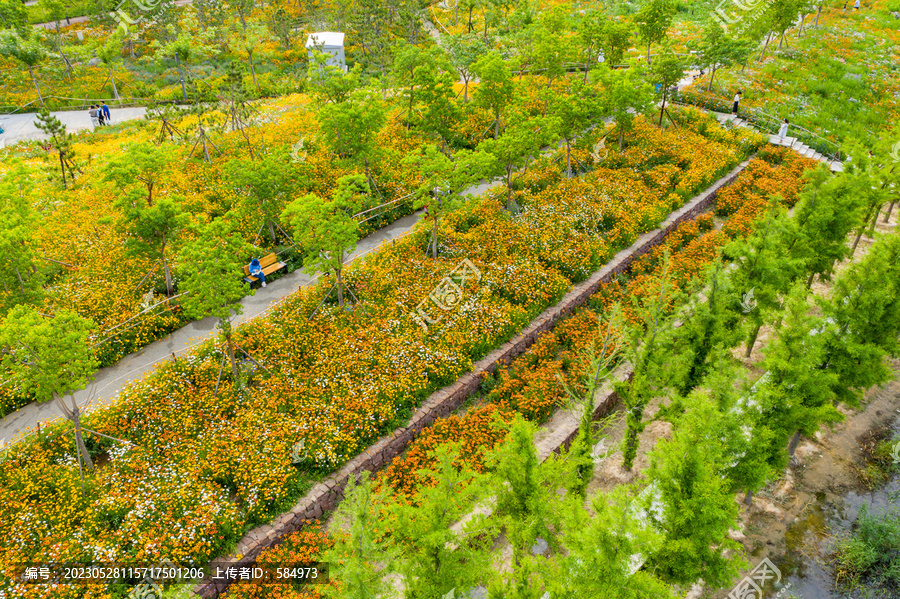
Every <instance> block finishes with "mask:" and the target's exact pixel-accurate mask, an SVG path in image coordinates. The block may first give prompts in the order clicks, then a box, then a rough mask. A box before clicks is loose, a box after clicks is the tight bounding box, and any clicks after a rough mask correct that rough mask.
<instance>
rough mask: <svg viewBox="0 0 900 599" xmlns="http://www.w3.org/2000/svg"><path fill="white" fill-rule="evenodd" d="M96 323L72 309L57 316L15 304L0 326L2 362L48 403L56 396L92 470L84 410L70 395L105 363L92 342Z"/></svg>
mask: <svg viewBox="0 0 900 599" xmlns="http://www.w3.org/2000/svg"><path fill="white" fill-rule="evenodd" d="M95 327H96V325H95V324H94V322H93V321H91V320H88V319H85V318H82V317H81V316H79V315H78V314H76V313H75V312H72V311H70V310H60V311H59V312H57V313H56V314H55V315H54V316H53V317H52V318H48V317H45V316H43V315H41V314H40V313H39V312H38V311H37V310H36V309H35V308H34V307H32V306H26V305H19V306H16V307H15V308H13V309H12V310H11V311H10V312H9V313H8V314H7V315H6V319H5V320H4V321H3V323H2V325H0V346H2V347H3V348H4V351H3V352H2V355H3V358H2V363H3V366H4V368H5V369H6V370H7V372H10V373H12V377H13V379H14V380H15V383H16V384H17V385H18V387H19V388H20V389H21V390H22V391H24V392H25V393H30V394H32V395H33V396H34V398H35V401H37V402H39V403H44V402H47V401H50V400H53V401H55V402H56V403H57V405H58V406H59V407H60V409H61V410H62V411H63V413H64V414H65V415H66V417H67V418H68V419H69V420H71V421H72V424H73V425H74V426H75V445H76V447H77V448H78V453H79V454H80V456H81V459H82V461H83V462H84V464H85V467H86V469H87V470H93V468H94V463H93V461H92V460H91V456H90V454H89V453H88V450H87V446H85V444H84V438H83V437H82V433H81V410H80V408H79V407H78V404H77V403H76V402H75V398H74V397H72V407H69V406H68V405H66V404H65V402H64V401H63V398H65V397H66V396H67V395H70V394H72V393H74V392H75V391H79V390H81V389H84V388H85V386H87V384H88V382H89V381H90V380H91V379H92V378H93V377H94V375H95V374H96V373H97V369H98V368H99V366H100V363H99V362H98V361H97V358H96V357H95V356H94V352H93V349H92V348H91V346H90V345H89V344H88V337H89V336H90V334H91V331H92V330H94V328H95Z"/></svg>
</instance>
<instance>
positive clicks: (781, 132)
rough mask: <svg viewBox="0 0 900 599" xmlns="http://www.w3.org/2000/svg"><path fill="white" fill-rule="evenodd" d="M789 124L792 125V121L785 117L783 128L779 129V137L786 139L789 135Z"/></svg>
mask: <svg viewBox="0 0 900 599" xmlns="http://www.w3.org/2000/svg"><path fill="white" fill-rule="evenodd" d="M789 125H790V123H789V122H788V120H787V119H784V122H783V123H781V128H780V129H779V130H778V137H780V138H781V139H784V138H785V137H787V132H788V126H789Z"/></svg>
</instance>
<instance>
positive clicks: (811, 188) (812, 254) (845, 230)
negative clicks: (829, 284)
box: [790, 166, 863, 287]
mask: <svg viewBox="0 0 900 599" xmlns="http://www.w3.org/2000/svg"><path fill="white" fill-rule="evenodd" d="M805 178H806V180H807V184H806V187H805V188H804V190H803V192H801V194H800V200H799V202H798V203H797V206H796V207H795V208H794V218H795V219H796V221H797V225H798V227H799V235H798V237H797V244H796V246H795V247H792V248H791V249H790V251H791V253H792V254H793V255H796V256H800V257H801V258H802V259H803V262H804V270H805V274H806V275H807V279H806V286H807V287H809V286H810V285H812V282H813V279H814V278H815V277H816V276H817V275H818V276H819V278H820V279H821V280H825V281H828V280H830V279H831V273H832V271H833V270H834V265H835V263H836V262H840V261H841V260H843V259H844V258H846V257H847V255H848V254H849V253H850V250H849V248H848V247H847V235H849V234H850V231H851V230H852V229H853V227H854V225H855V224H856V223H858V222H859V219H860V217H861V216H862V208H863V207H862V202H861V198H860V195H859V193H857V192H858V189H857V187H858V185H859V180H858V179H857V178H856V177H854V176H853V175H845V176H840V177H832V176H831V173H830V172H829V171H828V169H827V168H826V167H824V166H819V168H817V169H816V170H813V171H807V173H806V175H805Z"/></svg>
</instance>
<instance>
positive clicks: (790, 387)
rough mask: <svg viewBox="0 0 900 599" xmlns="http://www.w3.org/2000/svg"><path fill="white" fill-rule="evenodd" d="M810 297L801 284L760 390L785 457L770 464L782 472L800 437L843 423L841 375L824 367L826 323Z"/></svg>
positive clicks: (770, 348) (782, 320) (769, 353)
mask: <svg viewBox="0 0 900 599" xmlns="http://www.w3.org/2000/svg"><path fill="white" fill-rule="evenodd" d="M808 293H809V292H808V291H807V289H806V287H805V286H804V285H802V284H797V285H795V286H794V287H793V289H792V290H791V292H790V294H789V296H788V297H787V300H786V302H785V307H784V312H783V314H780V315H779V316H778V322H777V323H776V325H777V327H776V332H775V336H774V339H773V340H772V341H771V342H770V343H769V344H768V345H767V346H766V349H765V357H764V359H763V361H762V364H761V367H762V368H763V369H764V370H765V371H766V375H765V379H764V380H763V381H762V384H761V385H760V387H761V388H760V390H759V393H758V395H759V402H760V404H761V405H762V406H764V409H763V414H764V421H765V422H766V423H767V424H766V426H767V427H768V428H769V429H770V430H771V431H772V432H773V438H774V441H775V448H776V450H777V451H778V453H779V454H781V457H779V456H773V459H772V460H771V463H773V464H774V465H776V466H777V467H779V468H783V467H784V466H785V465H786V458H785V457H784V448H785V446H786V445H787V448H788V451H787V455H790V456H793V455H794V450H795V449H796V447H797V444H798V443H799V441H800V437H801V435H807V436H812V435H814V434H815V433H816V431H818V430H819V427H820V426H821V425H822V424H824V423H826V422H840V421H841V420H842V419H843V415H842V414H841V413H840V412H839V411H838V409H837V408H836V403H837V400H838V396H837V394H836V393H835V390H836V388H837V386H838V385H840V384H843V383H842V382H841V381H840V380H839V377H838V371H837V369H835V368H828V367H827V365H826V367H824V368H823V367H822V365H823V364H824V363H825V360H826V352H827V347H826V342H827V340H828V337H827V336H826V335H823V331H824V330H825V328H826V323H825V321H824V320H823V319H822V317H821V316H818V315H814V314H812V313H811V312H810V306H809V302H808V299H807V298H808ZM788 439H790V443H789V444H788Z"/></svg>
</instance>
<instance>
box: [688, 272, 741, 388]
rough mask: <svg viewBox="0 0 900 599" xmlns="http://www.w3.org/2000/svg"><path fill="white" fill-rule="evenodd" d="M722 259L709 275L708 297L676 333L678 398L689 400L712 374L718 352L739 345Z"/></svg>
mask: <svg viewBox="0 0 900 599" xmlns="http://www.w3.org/2000/svg"><path fill="white" fill-rule="evenodd" d="M723 270H724V269H723V267H722V261H721V259H717V260H716V262H715V264H714V265H713V267H712V268H711V269H710V270H709V274H708V275H707V278H706V281H705V286H704V288H703V292H704V295H705V297H704V298H702V299H700V300H698V301H697V302H696V303H695V305H694V306H693V310H692V314H691V316H690V317H689V318H687V319H685V321H684V323H683V324H682V325H681V327H679V328H678V329H677V330H676V331H675V332H674V335H675V339H676V344H677V346H678V348H679V350H678V351H677V352H676V360H677V364H678V366H677V372H678V382H677V383H676V388H677V390H678V393H679V395H681V396H682V397H686V396H687V395H688V394H689V393H690V392H691V391H692V390H693V389H694V388H696V387H697V385H699V384H701V381H703V379H704V378H705V377H706V376H707V375H708V374H709V373H710V370H711V364H712V362H713V360H714V359H715V356H716V350H717V348H718V349H721V348H729V347H733V346H734V345H735V344H736V342H737V331H738V326H737V324H738V318H737V316H736V315H735V313H734V312H733V311H731V310H729V309H728V308H729V306H730V305H731V304H732V303H733V302H734V296H733V294H734V291H733V289H732V287H731V285H730V281H729V279H728V278H727V277H725V276H724V274H725V273H724V272H723Z"/></svg>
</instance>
